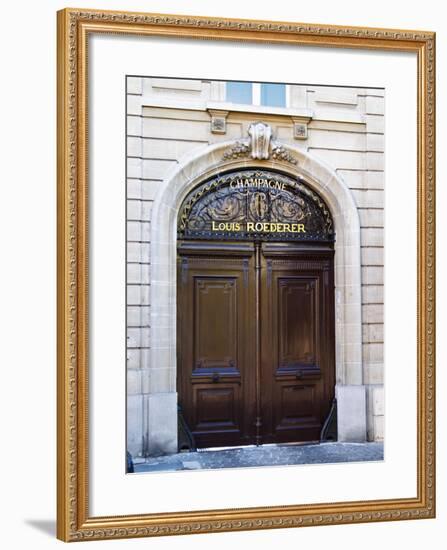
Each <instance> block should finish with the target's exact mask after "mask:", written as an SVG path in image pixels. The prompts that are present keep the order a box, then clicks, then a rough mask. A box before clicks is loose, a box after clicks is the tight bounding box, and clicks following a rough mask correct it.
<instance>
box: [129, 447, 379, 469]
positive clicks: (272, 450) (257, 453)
mask: <svg viewBox="0 0 447 550" xmlns="http://www.w3.org/2000/svg"><path fill="white" fill-rule="evenodd" d="M379 460H383V443H339V442H336V443H320V444H311V445H262V446H260V447H255V446H248V447H238V448H232V449H219V450H212V451H199V452H186V453H178V454H172V455H165V456H159V457H153V458H146V459H145V460H144V462H140V461H138V460H136V461H135V462H136V463H135V472H136V473H139V472H161V471H171V472H172V471H179V470H209V469H218V468H246V467H253V466H279V465H281V466H285V465H292V464H335V463H339V462H371V461H379Z"/></svg>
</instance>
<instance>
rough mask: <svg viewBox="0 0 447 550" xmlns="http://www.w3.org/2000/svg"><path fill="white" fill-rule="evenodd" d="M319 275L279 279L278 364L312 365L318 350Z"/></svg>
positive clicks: (281, 365)
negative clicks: (316, 276) (315, 276)
mask: <svg viewBox="0 0 447 550" xmlns="http://www.w3.org/2000/svg"><path fill="white" fill-rule="evenodd" d="M317 312H318V279H317V278H309V277H297V276H293V277H283V278H280V279H278V323H277V328H276V330H277V334H278V343H279V345H278V348H279V349H278V367H279V368H284V367H286V368H287V367H289V368H290V367H293V366H300V365H303V364H306V365H309V364H310V365H313V364H315V362H316V359H317V350H318V343H319V342H318V340H319V333H318V315H317Z"/></svg>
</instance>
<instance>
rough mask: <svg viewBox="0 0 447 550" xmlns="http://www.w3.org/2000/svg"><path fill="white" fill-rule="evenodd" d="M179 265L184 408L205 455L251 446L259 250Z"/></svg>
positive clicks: (214, 254) (213, 253)
mask: <svg viewBox="0 0 447 550" xmlns="http://www.w3.org/2000/svg"><path fill="white" fill-rule="evenodd" d="M200 252H201V253H200V254H194V252H193V251H188V253H185V250H184V249H183V250H182V252H181V253H180V254H179V259H178V278H177V292H178V298H177V307H178V311H177V319H178V338H177V340H178V346H177V350H178V357H177V360H178V369H177V372H178V390H179V404H180V406H181V407H182V411H183V414H184V417H185V420H186V422H187V424H188V426H189V428H190V430H191V431H192V433H193V435H194V438H195V441H196V444H197V447H199V448H201V447H217V446H218V447H221V446H234V445H246V444H249V443H252V442H253V439H254V435H255V434H254V413H255V381H254V380H253V379H252V378H253V377H250V376H249V373H250V371H251V372H253V366H252V365H251V362H252V361H253V357H254V353H253V350H251V349H250V345H251V344H250V342H253V341H254V338H253V335H252V331H253V329H254V320H253V316H252V314H251V309H252V304H253V296H252V295H251V294H252V293H253V286H254V285H253V284H252V281H251V280H250V279H251V277H253V267H252V262H253V258H252V247H251V246H247V249H246V251H245V254H246V255H244V256H241V257H234V256H233V257H228V255H227V254H228V251H226V250H225V248H223V249H221V250H219V249H218V248H216V247H213V250H208V251H207V254H206V255H205V254H203V250H201V251H200Z"/></svg>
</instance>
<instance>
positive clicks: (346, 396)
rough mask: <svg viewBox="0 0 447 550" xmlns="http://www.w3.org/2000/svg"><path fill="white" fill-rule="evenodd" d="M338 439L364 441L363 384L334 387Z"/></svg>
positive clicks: (364, 408)
mask: <svg viewBox="0 0 447 550" xmlns="http://www.w3.org/2000/svg"><path fill="white" fill-rule="evenodd" d="M335 391H336V396H337V421H338V440H339V441H356V442H364V441H366V394H365V386H361V385H358V386H341V385H337V386H336V387H335Z"/></svg>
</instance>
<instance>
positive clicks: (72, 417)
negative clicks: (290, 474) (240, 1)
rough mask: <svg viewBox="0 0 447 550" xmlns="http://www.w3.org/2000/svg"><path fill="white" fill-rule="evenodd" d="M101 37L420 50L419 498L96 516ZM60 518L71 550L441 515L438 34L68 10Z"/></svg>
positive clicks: (61, 37) (61, 150)
mask: <svg viewBox="0 0 447 550" xmlns="http://www.w3.org/2000/svg"><path fill="white" fill-rule="evenodd" d="M90 33H115V34H122V33H125V34H132V35H158V36H172V35H175V36H176V37H192V38H201V39H219V40H238V41H257V42H271V43H288V44H308V45H315V46H330V47H344V48H346V47H349V48H363V49H365V48H369V49H378V50H386V51H407V52H415V53H416V54H417V58H418V110H417V118H418V167H417V171H418V174H417V177H418V209H417V222H418V237H417V239H418V269H417V271H418V283H417V284H418V289H417V304H418V318H417V321H418V328H417V330H418V351H417V371H418V400H417V430H418V438H417V472H418V475H417V497H416V498H406V499H392V500H376V501H365V502H362V501H358V502H342V503H335V504H334V503H331V504H318V505H294V506H279V507H266V508H244V509H223V510H203V511H200V512H183V513H157V514H148V515H132V516H130V515H129V516H119V517H91V516H90V515H89V506H88V493H89V486H88V391H87V390H88V357H87V350H88V345H87V341H88V302H87V289H88V277H87V265H88V255H87V243H88V219H87V204H88V202H87V201H88V173H87V153H88V151H87V129H88V120H87V56H88V36H89V34H90ZM57 208H58V504H57V510H58V519H57V536H58V538H60V539H62V540H64V541H76V540H94V539H112V538H126V537H144V536H154V535H172V534H186V533H203V532H213V531H237V530H247V529H269V528H279V527H295V526H309V525H325V524H341V523H359V522H372V521H391V520H398V519H416V518H432V517H434V516H435V34H434V33H432V32H425V31H410V30H393V29H377V28H359V27H340V26H332V25H314V24H312V25H310V24H302V23H283V22H272V21H251V20H238V19H218V18H208V17H207V18H204V17H190V16H177V15H160V14H144V13H124V12H123V13H121V12H114V11H96V10H95V11H93V10H83V9H65V10H62V11H60V12H58V207H57Z"/></svg>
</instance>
